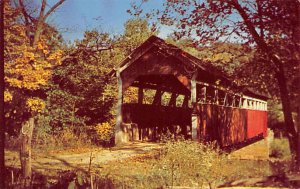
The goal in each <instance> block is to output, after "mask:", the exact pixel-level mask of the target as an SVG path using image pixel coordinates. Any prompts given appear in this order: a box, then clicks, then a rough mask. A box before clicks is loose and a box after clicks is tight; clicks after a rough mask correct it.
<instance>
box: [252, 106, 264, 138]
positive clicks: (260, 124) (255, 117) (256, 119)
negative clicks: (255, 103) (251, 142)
mask: <svg viewBox="0 0 300 189" xmlns="http://www.w3.org/2000/svg"><path fill="white" fill-rule="evenodd" d="M261 133H263V135H264V137H266V134H267V112H266V111H258V110H247V138H248V139H249V138H252V137H255V136H257V135H259V134H261Z"/></svg>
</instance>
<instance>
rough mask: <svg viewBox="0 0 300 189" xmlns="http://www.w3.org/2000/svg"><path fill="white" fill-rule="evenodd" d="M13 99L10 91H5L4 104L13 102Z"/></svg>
mask: <svg viewBox="0 0 300 189" xmlns="http://www.w3.org/2000/svg"><path fill="white" fill-rule="evenodd" d="M12 99H13V96H12V94H11V93H10V92H9V91H8V90H5V91H4V102H10V101H12Z"/></svg>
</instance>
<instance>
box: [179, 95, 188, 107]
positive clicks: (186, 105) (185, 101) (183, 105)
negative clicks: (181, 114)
mask: <svg viewBox="0 0 300 189" xmlns="http://www.w3.org/2000/svg"><path fill="white" fill-rule="evenodd" d="M189 99H190V97H189V96H188V95H185V96H184V99H183V103H182V106H181V107H182V108H188V107H189Z"/></svg>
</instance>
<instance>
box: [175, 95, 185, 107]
mask: <svg viewBox="0 0 300 189" xmlns="http://www.w3.org/2000/svg"><path fill="white" fill-rule="evenodd" d="M184 97H185V96H184V95H182V94H180V95H178V96H177V98H176V107H183V101H184Z"/></svg>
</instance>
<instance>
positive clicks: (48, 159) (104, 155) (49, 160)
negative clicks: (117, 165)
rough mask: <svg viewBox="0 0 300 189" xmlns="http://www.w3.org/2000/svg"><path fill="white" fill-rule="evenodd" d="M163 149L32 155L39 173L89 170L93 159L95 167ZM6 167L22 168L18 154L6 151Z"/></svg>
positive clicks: (140, 146)
mask: <svg viewBox="0 0 300 189" xmlns="http://www.w3.org/2000/svg"><path fill="white" fill-rule="evenodd" d="M160 147H161V145H160V144H158V143H141V142H136V143H130V144H126V145H123V146H121V147H114V148H111V149H92V150H91V151H90V152H84V153H72V152H70V153H68V152H67V153H66V152H50V153H45V154H41V153H39V154H34V153H33V154H32V168H33V169H34V170H35V171H38V172H44V171H49V170H57V171H58V170H72V169H77V170H87V168H88V167H89V165H90V160H91V158H92V163H91V164H92V166H93V167H101V164H104V163H108V162H110V161H116V160H125V159H126V158H129V157H134V156H138V155H143V154H147V153H149V152H151V151H153V150H155V149H159V148H160ZM5 155H6V160H5V161H6V165H8V166H13V167H14V166H20V165H19V156H18V152H14V151H6V153H5Z"/></svg>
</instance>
